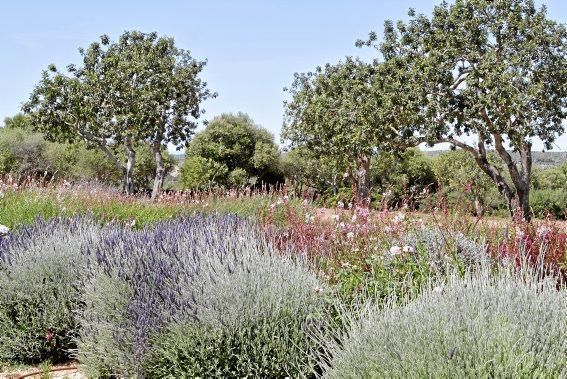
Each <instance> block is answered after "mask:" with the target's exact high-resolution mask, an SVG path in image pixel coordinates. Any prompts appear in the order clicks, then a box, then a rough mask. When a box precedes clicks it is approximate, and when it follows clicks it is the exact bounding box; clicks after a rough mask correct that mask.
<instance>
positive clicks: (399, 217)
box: [394, 212, 406, 222]
mask: <svg viewBox="0 0 567 379" xmlns="http://www.w3.org/2000/svg"><path fill="white" fill-rule="evenodd" d="M405 219H406V216H405V215H404V214H403V213H401V212H400V213H398V214H397V215H396V216H395V217H394V222H402V221H404V220H405Z"/></svg>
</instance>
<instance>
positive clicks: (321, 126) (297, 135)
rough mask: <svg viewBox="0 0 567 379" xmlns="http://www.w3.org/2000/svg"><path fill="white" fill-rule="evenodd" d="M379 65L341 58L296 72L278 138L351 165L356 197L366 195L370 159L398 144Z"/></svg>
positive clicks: (361, 197)
mask: <svg viewBox="0 0 567 379" xmlns="http://www.w3.org/2000/svg"><path fill="white" fill-rule="evenodd" d="M382 75H383V71H382V67H381V65H379V64H375V65H371V64H367V63H364V62H361V61H360V60H357V59H352V58H347V59H346V60H345V61H344V62H339V63H338V64H336V65H331V64H327V65H326V66H325V67H317V69H316V70H315V72H313V73H307V74H296V75H295V80H294V82H293V85H292V87H291V88H290V89H289V92H290V93H291V100H290V101H289V102H286V103H285V120H284V127H283V130H282V138H283V139H287V140H289V141H290V142H291V146H292V147H298V146H305V147H307V148H308V149H309V150H310V151H311V152H312V153H313V154H315V155H316V156H327V157H333V158H334V159H337V161H338V163H340V164H348V165H352V164H354V167H355V175H353V178H354V180H355V183H354V186H355V187H356V192H357V195H358V198H359V200H362V201H365V200H367V199H368V198H369V191H370V188H369V187H370V175H369V171H370V159H371V156H372V155H373V154H375V153H376V152H377V151H379V150H387V149H390V148H391V147H393V146H395V145H396V142H399V140H400V138H399V137H400V136H399V135H398V134H397V133H396V131H397V129H395V128H393V125H396V123H395V117H396V116H395V115H394V113H393V112H392V111H391V107H390V100H391V99H390V98H389V97H387V96H386V95H387V94H388V93H389V92H387V91H385V90H384V89H385V86H386V85H387V82H386V81H384V80H383V79H384V77H383V76H382Z"/></svg>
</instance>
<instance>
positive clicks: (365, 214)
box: [356, 207, 370, 218]
mask: <svg viewBox="0 0 567 379" xmlns="http://www.w3.org/2000/svg"><path fill="white" fill-rule="evenodd" d="M356 212H357V213H358V215H359V216H360V217H362V218H368V216H370V210H369V209H368V208H362V207H359V208H357V209H356Z"/></svg>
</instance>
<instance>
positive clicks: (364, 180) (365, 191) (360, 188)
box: [356, 155, 370, 204]
mask: <svg viewBox="0 0 567 379" xmlns="http://www.w3.org/2000/svg"><path fill="white" fill-rule="evenodd" d="M356 165H357V168H356V197H357V201H358V202H359V203H362V204H369V203H370V158H369V157H368V156H366V155H362V156H360V157H359V158H358V159H357V160H356Z"/></svg>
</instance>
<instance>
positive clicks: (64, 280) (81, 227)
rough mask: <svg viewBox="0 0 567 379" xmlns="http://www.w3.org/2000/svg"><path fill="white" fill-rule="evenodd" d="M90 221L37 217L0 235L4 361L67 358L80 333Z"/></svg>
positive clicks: (0, 351) (92, 236)
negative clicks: (11, 233)
mask: <svg viewBox="0 0 567 379" xmlns="http://www.w3.org/2000/svg"><path fill="white" fill-rule="evenodd" d="M99 233H100V232H99V229H98V228H96V227H95V226H94V225H92V224H91V223H89V222H82V221H81V222H79V221H77V220H71V221H61V222H59V221H50V222H47V221H46V222H38V223H36V224H35V225H34V226H31V227H29V228H25V229H23V230H21V231H20V232H18V235H16V236H8V237H5V240H4V241H0V242H1V243H0V362H6V361H13V362H20V363H37V362H41V361H43V360H45V359H50V360H52V361H58V360H67V359H68V357H69V350H70V349H73V348H74V347H75V344H74V338H75V336H76V335H77V333H78V326H77V322H76V317H75V316H76V315H75V312H76V311H77V309H78V308H79V307H80V304H81V296H80V294H81V292H82V285H81V280H82V279H81V278H82V276H83V275H84V273H85V270H86V266H85V262H86V261H85V259H84V258H85V255H84V254H83V253H84V251H85V249H87V248H88V246H90V245H92V244H93V243H94V242H95V241H96V240H97V239H98V238H99Z"/></svg>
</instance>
